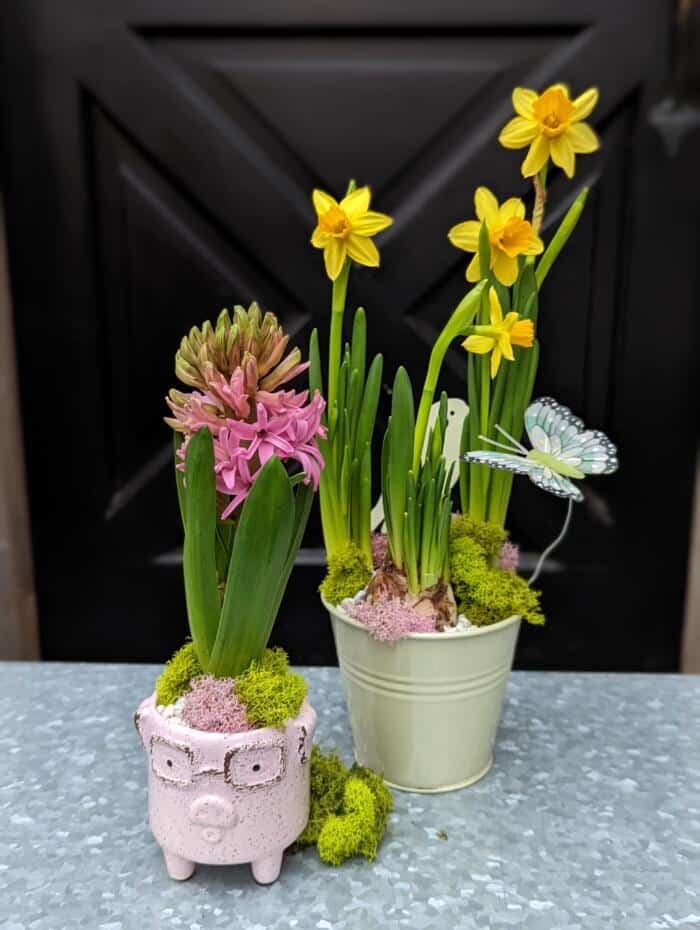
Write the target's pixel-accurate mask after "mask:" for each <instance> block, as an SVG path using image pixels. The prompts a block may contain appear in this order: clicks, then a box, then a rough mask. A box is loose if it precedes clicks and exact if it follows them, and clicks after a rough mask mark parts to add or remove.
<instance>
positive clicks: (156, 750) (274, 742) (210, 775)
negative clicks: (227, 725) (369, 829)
mask: <svg viewBox="0 0 700 930" xmlns="http://www.w3.org/2000/svg"><path fill="white" fill-rule="evenodd" d="M315 723H316V715H315V712H314V711H313V709H312V708H311V707H310V705H309V704H308V703H307V702H304V705H303V706H302V708H301V710H300V713H299V714H298V716H297V717H296V718H295V719H294V720H291V721H289V722H288V723H287V726H286V728H285V730H284V732H280V731H278V730H273V729H270V728H267V729H262V730H254V731H251V732H249V733H237V734H222V733H204V732H202V731H199V730H191V729H189V728H187V727H184V726H182V725H181V724H179V723H177V722H175V721H173V720H167V719H165V718H164V717H162V716H161V715H160V714H159V713H158V711H157V710H156V708H155V701H154V699H153V697H151V698H148V699H147V700H146V701H144V702H143V703H142V705H141V707H140V708H139V710H138V711H137V714H136V726H137V729H138V731H139V735H140V736H141V739H142V742H143V745H144V748H145V749H146V751H147V753H148V756H149V814H150V822H151V828H152V830H153V833H154V835H155V837H156V839H157V840H158V842H159V843H160V844H161V846H163V848H164V849H166V850H169V851H170V852H172V853H176V854H177V855H180V856H183V857H185V858H187V859H189V860H191V861H193V862H211V863H216V862H219V863H234V862H248V861H253V860H254V859H259V858H260V857H261V856H262V855H265V854H266V853H267V852H269V851H271V850H274V849H278V848H279V849H282V848H284V847H285V846H288V845H289V844H290V843H292V842H294V840H295V839H296V837H297V836H298V835H299V833H300V832H301V831H302V830H303V828H304V826H305V825H306V820H307V818H308V805H309V765H308V760H309V757H310V751H311V742H312V739H313V731H314V728H315Z"/></svg>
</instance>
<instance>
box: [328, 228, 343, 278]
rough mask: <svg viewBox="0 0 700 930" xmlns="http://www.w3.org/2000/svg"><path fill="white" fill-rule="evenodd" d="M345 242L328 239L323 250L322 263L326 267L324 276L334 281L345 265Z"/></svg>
mask: <svg viewBox="0 0 700 930" xmlns="http://www.w3.org/2000/svg"><path fill="white" fill-rule="evenodd" d="M345 254H346V252H345V240H343V239H334V238H332V237H331V238H330V239H329V240H328V242H327V243H326V247H325V248H324V250H323V261H324V262H325V265H326V274H327V275H328V277H329V278H330V279H331V281H335V279H336V278H337V277H338V275H339V274H340V272H341V271H342V270H343V265H344V264H345Z"/></svg>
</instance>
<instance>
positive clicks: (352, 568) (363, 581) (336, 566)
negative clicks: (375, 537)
mask: <svg viewBox="0 0 700 930" xmlns="http://www.w3.org/2000/svg"><path fill="white" fill-rule="evenodd" d="M371 577H372V564H371V562H370V561H369V559H368V558H367V557H366V556H365V555H364V554H363V553H362V551H361V550H360V549H358V547H357V546H355V545H353V544H352V543H348V545H347V546H343V548H342V549H340V550H338V552H336V553H335V554H334V555H332V556H330V558H329V559H328V574H327V575H326V577H325V578H324V580H323V581H322V582H321V586H320V588H319V591H320V592H321V594H322V595H323V596H324V598H325V599H326V600H327V601H328V603H329V604H333V605H336V604H340V602H341V601H344V600H345V598H346V597H354V596H355V595H356V594H357V592H358V591H361V590H362V589H363V588H366V587H367V584H368V583H369V580H370V578H371Z"/></svg>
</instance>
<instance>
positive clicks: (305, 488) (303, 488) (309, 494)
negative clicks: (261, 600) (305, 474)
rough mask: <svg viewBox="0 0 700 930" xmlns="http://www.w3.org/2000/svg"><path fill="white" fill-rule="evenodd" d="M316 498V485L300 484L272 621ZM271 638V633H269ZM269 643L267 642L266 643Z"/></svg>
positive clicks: (296, 492) (297, 489) (295, 496)
mask: <svg viewBox="0 0 700 930" xmlns="http://www.w3.org/2000/svg"><path fill="white" fill-rule="evenodd" d="M313 500H314V486H313V484H312V483H311V482H309V483H308V484H300V485H299V486H298V487H297V488H296V489H295V491H294V521H293V525H292V538H291V542H290V544H289V551H288V552H287V558H286V561H285V563H284V568H283V570H282V574H281V575H280V578H279V581H278V583H277V598H276V601H275V605H274V607H273V610H272V622H273V623H274V622H275V618H276V616H277V611H278V610H279V607H280V604H281V603H282V598H283V597H284V592H285V590H286V588H287V582H288V581H289V576H290V575H291V573H292V569H293V568H294V561H295V559H296V557H297V554H298V552H299V546H301V541H302V539H303V537H304V530H305V529H306V524H307V523H308V520H309V514H310V513H311V505H312V503H313ZM268 639H269V635H268ZM266 645H267V643H266Z"/></svg>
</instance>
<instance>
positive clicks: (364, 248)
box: [345, 233, 379, 268]
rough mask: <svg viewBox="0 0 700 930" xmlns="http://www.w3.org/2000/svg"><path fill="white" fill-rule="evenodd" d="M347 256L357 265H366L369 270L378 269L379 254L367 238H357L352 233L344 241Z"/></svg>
mask: <svg viewBox="0 0 700 930" xmlns="http://www.w3.org/2000/svg"><path fill="white" fill-rule="evenodd" d="M345 245H346V247H347V250H348V255H349V256H350V258H352V259H353V261H356V262H357V264H358V265H367V266H368V267H369V268H378V267H379V252H378V251H377V247H376V245H375V244H374V243H373V242H372V240H371V239H368V238H367V236H358V235H356V234H355V233H352V234H351V235H349V236H348V238H347V239H346V240H345Z"/></svg>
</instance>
